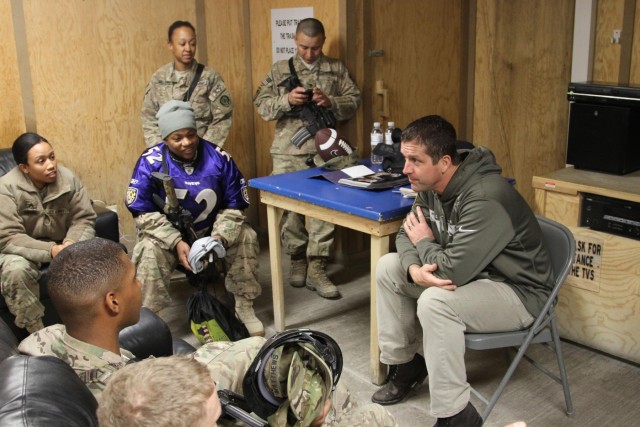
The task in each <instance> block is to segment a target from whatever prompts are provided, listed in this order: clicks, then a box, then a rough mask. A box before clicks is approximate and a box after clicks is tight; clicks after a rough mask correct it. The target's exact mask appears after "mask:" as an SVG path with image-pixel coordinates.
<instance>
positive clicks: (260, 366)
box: [242, 329, 342, 420]
mask: <svg viewBox="0 0 640 427" xmlns="http://www.w3.org/2000/svg"><path fill="white" fill-rule="evenodd" d="M280 347H283V349H280ZM285 349H286V350H292V351H295V350H302V353H303V354H305V352H307V353H306V354H308V352H309V351H311V352H313V353H314V354H313V355H314V356H315V357H318V356H319V357H320V358H321V360H322V361H323V362H324V364H321V365H322V366H326V367H327V368H328V369H329V371H330V372H328V374H329V375H330V376H331V378H330V387H331V391H333V390H335V387H336V384H337V383H338V380H339V379H340V375H341V374H342V351H341V350H340V347H339V346H338V343H336V341H335V340H334V339H333V338H331V337H330V336H328V335H326V334H324V333H322V332H318V331H314V330H311V329H292V330H288V331H284V332H280V333H278V334H276V335H274V336H272V337H271V338H269V339H268V340H267V342H266V343H265V344H264V345H263V346H262V348H261V349H260V351H259V352H258V355H257V356H256V357H255V359H254V360H253V362H252V363H251V366H250V367H249V369H248V370H247V373H246V374H245V376H244V380H243V383H242V386H243V390H244V397H245V399H246V401H247V403H248V405H249V407H250V408H251V410H252V411H253V412H255V413H256V414H257V415H258V416H260V417H262V418H263V419H265V420H266V419H267V418H268V417H269V416H270V415H272V414H274V413H275V412H276V411H277V410H278V408H279V407H280V406H281V405H282V404H283V403H284V402H285V401H286V400H287V396H286V395H283V391H282V390H275V389H276V388H277V385H276V386H274V384H273V381H271V382H269V381H268V380H267V379H265V378H266V375H267V374H272V372H271V371H268V372H266V373H265V369H268V370H272V369H273V366H274V360H275V362H276V364H277V357H274V355H276V354H280V355H282V354H283V353H282V351H283V350H285ZM277 352H280V353H277ZM283 367H286V366H283ZM287 369H288V368H287ZM324 374H325V373H322V374H321V375H324ZM284 393H286V390H285V391H284Z"/></svg>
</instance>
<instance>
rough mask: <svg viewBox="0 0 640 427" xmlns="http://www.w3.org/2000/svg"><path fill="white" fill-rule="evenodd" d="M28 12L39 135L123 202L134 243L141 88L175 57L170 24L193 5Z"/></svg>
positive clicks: (97, 5)
mask: <svg viewBox="0 0 640 427" xmlns="http://www.w3.org/2000/svg"><path fill="white" fill-rule="evenodd" d="M24 11H25V21H26V28H27V40H28V45H29V59H30V62H31V67H32V78H33V92H34V102H35V110H36V117H37V118H38V130H39V132H40V133H42V135H43V136H45V137H47V138H48V139H49V140H50V141H51V142H52V143H53V145H54V147H55V149H56V152H57V154H58V156H59V158H60V160H61V162H62V163H64V164H65V165H67V166H69V167H70V168H72V169H73V170H75V171H76V172H77V173H78V175H79V176H80V178H81V179H82V180H83V182H84V183H85V185H86V186H87V188H88V189H89V193H90V195H91V197H92V198H97V199H102V200H104V201H106V202H107V204H117V205H118V212H119V214H120V220H121V225H122V230H123V232H124V234H125V235H126V236H127V238H129V239H132V238H133V221H132V219H131V216H130V215H129V213H128V211H127V210H126V208H125V207H124V204H123V199H124V193H125V190H126V188H127V184H128V181H129V179H130V177H131V170H132V168H133V166H134V164H135V161H136V159H137V157H138V156H139V154H140V153H141V152H142V150H143V149H144V142H143V138H142V127H141V123H140V107H141V104H142V98H143V91H144V87H145V85H146V83H147V81H148V79H149V78H150V77H151V74H152V73H153V72H154V71H155V70H156V69H157V68H158V67H159V66H161V65H162V64H164V63H167V62H169V61H170V60H171V55H170V53H169V52H168V51H167V49H166V37H167V36H166V31H167V28H168V26H169V25H170V24H171V23H172V22H173V21H175V20H177V19H187V20H193V18H194V17H195V6H194V2H177V1H159V0H139V1H135V2H131V1H128V0H92V1H82V0H60V1H56V2H42V1H39V0H26V1H25V2H24Z"/></svg>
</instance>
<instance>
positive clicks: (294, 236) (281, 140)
mask: <svg viewBox="0 0 640 427" xmlns="http://www.w3.org/2000/svg"><path fill="white" fill-rule="evenodd" d="M324 41H325V33H324V27H323V26H322V23H321V22H320V21H318V20H317V19H313V18H308V19H304V20H302V21H300V23H299V24H298V27H297V28H296V36H295V42H296V46H297V54H296V55H295V56H294V57H293V66H294V68H295V70H296V73H297V75H298V78H299V80H300V82H301V83H302V84H303V85H304V87H297V88H295V89H293V90H292V91H288V90H286V89H285V88H284V87H281V86H279V84H280V83H282V82H283V81H284V80H285V79H287V78H288V77H290V76H291V71H290V69H289V61H287V60H284V61H278V62H276V63H275V64H274V65H273V67H272V68H271V71H269V74H267V76H266V77H265V79H264V80H263V81H262V82H261V84H260V86H259V87H258V90H257V92H256V95H255V99H254V103H255V105H256V107H257V108H258V113H259V114H260V115H261V116H262V118H263V119H265V120H277V123H276V130H275V138H274V140H273V144H272V145H271V155H272V157H273V174H274V175H275V174H281V173H286V172H293V171H296V170H302V169H305V168H307V167H308V166H307V163H306V162H307V159H308V158H309V156H313V155H315V154H316V148H315V143H314V139H313V137H310V138H309V139H308V140H307V141H306V142H305V143H304V144H303V145H301V146H300V147H299V148H298V147H296V146H295V145H293V144H292V142H291V137H292V136H293V135H294V134H295V133H296V132H298V131H299V130H300V129H301V128H302V127H303V126H306V125H307V123H304V121H303V120H302V119H301V118H300V117H298V116H297V115H295V114H293V112H292V110H294V111H295V110H296V107H299V106H301V105H302V104H304V103H305V102H307V101H308V98H307V95H306V94H305V90H307V89H313V98H312V102H315V103H316V104H317V105H319V106H322V107H327V108H329V109H330V110H331V111H332V112H333V114H334V115H335V117H336V119H337V120H346V119H349V118H350V117H352V116H353V115H354V114H355V111H356V109H357V108H358V106H359V105H360V91H359V90H358V88H357V87H356V85H355V84H354V83H353V81H352V80H351V78H350V77H349V72H348V70H347V68H346V67H345V66H344V64H342V62H340V61H339V60H337V59H334V58H329V57H327V56H324V55H323V54H322V46H323V44H324ZM334 228H335V227H334V225H333V224H330V223H326V222H324V221H320V220H317V219H313V218H305V217H304V216H302V215H299V214H296V213H292V212H286V213H285V216H284V218H283V227H282V239H283V241H284V242H283V243H284V247H285V250H286V251H287V253H288V254H289V255H290V256H291V272H290V278H289V284H290V285H292V286H294V287H303V286H305V285H306V286H307V287H308V288H309V289H315V290H316V291H317V292H318V294H319V295H320V296H322V297H325V298H337V297H339V296H340V293H339V292H338V289H337V288H336V286H335V285H334V284H333V283H332V282H331V281H330V280H329V278H328V277H327V274H326V264H327V260H328V258H329V256H330V252H331V247H332V244H333V236H334ZM307 267H308V268H307ZM307 270H308V271H307Z"/></svg>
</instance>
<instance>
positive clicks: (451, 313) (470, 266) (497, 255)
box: [372, 116, 552, 426]
mask: <svg viewBox="0 0 640 427" xmlns="http://www.w3.org/2000/svg"><path fill="white" fill-rule="evenodd" d="M401 152H402V154H403V156H404V158H405V166H404V170H403V172H404V173H405V174H406V175H407V176H408V177H409V181H410V183H411V188H412V189H413V190H415V191H417V192H418V196H417V197H416V201H415V203H414V205H413V208H412V210H411V212H410V213H409V215H408V216H407V218H406V220H405V222H404V224H403V226H402V228H401V229H400V231H399V233H398V236H397V239H396V246H397V248H398V252H397V253H391V254H387V255H386V256H384V257H383V258H381V259H380V261H379V263H378V265H377V272H376V277H377V286H378V299H377V312H378V324H379V332H378V339H379V342H380V350H381V356H380V360H381V362H383V363H386V364H388V365H390V370H389V376H388V378H387V380H388V381H387V383H386V384H385V385H384V386H383V387H382V388H380V389H379V390H378V391H377V392H376V393H375V394H374V395H373V397H372V400H373V401H374V402H376V403H379V404H386V405H391V404H394V403H398V402H400V401H401V400H402V399H404V397H405V396H406V395H407V393H409V391H410V390H411V389H412V388H413V387H414V386H415V385H416V384H419V383H421V382H422V381H424V379H425V378H426V377H427V367H428V373H429V389H430V394H431V413H432V415H433V416H435V417H437V418H438V422H437V423H436V426H480V425H482V418H481V417H480V415H479V414H478V412H477V411H476V409H475V408H474V407H473V405H472V404H471V403H470V402H469V395H470V386H469V383H468V382H467V376H466V370H465V363H464V352H465V344H464V333H465V332H466V331H468V332H501V331H510V330H519V329H523V328H526V327H527V326H529V325H530V324H531V323H532V322H533V321H534V317H535V316H537V315H538V314H539V312H540V309H541V308H542V306H543V305H544V302H545V300H546V298H547V297H548V295H549V293H550V292H551V287H552V271H551V265H550V259H549V254H548V252H547V250H546V248H545V247H544V244H543V240H542V232H541V230H540V226H539V225H538V222H537V220H536V218H535V215H534V214H533V212H532V211H531V209H530V208H529V206H528V205H527V203H526V202H525V200H524V199H523V198H522V197H521V196H520V194H519V193H518V192H517V191H516V190H515V189H514V188H513V186H512V185H511V184H510V183H508V182H507V180H505V179H504V178H503V177H502V176H501V175H500V173H501V172H502V169H501V168H500V166H498V165H497V164H496V161H495V157H494V155H493V153H491V151H490V150H488V149H487V148H484V147H477V148H473V149H465V150H457V148H456V132H455V129H454V128H453V126H452V125H451V124H450V123H449V122H447V121H446V120H445V119H443V118H442V117H439V116H426V117H423V118H421V119H418V120H416V121H414V122H413V123H411V124H410V125H409V126H408V127H407V128H406V129H405V131H404V132H403V133H402V142H401ZM418 321H419V324H418ZM419 326H421V327H422V334H423V335H422V344H423V351H424V358H423V357H422V356H421V355H420V354H418V349H419V345H420V340H419V339H418V338H419V337H418V334H419V333H420V332H419V331H420V328H419ZM425 363H426V366H425Z"/></svg>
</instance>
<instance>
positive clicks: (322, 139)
mask: <svg viewBox="0 0 640 427" xmlns="http://www.w3.org/2000/svg"><path fill="white" fill-rule="evenodd" d="M315 141H316V150H317V151H318V154H320V157H322V160H324V161H325V162H326V161H329V160H331V159H333V158H334V157H340V156H348V155H349V154H351V153H352V152H353V148H352V147H351V145H350V144H349V142H348V141H347V140H346V139H344V138H343V137H342V136H341V135H339V134H338V132H336V130H335V129H329V128H324V129H320V130H319V131H318V132H316V136H315Z"/></svg>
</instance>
